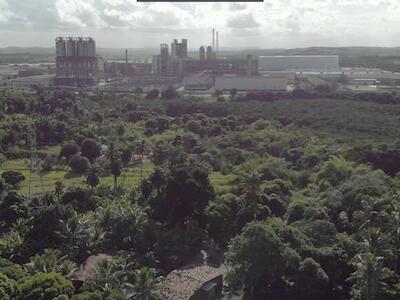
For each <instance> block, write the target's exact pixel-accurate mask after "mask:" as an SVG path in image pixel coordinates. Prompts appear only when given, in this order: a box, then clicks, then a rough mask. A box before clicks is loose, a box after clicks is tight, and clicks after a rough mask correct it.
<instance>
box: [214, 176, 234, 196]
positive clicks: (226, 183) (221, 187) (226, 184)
mask: <svg viewBox="0 0 400 300" xmlns="http://www.w3.org/2000/svg"><path fill="white" fill-rule="evenodd" d="M235 178H236V176H235V175H233V174H228V175H224V174H222V173H220V172H213V173H211V175H210V181H211V183H212V185H213V186H214V189H215V192H216V193H217V194H223V193H227V192H229V191H231V190H232V181H233V180H234V179H235Z"/></svg>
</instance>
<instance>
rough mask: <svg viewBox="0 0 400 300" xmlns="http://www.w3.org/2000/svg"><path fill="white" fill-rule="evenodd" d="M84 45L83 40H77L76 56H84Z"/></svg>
mask: <svg viewBox="0 0 400 300" xmlns="http://www.w3.org/2000/svg"><path fill="white" fill-rule="evenodd" d="M85 43H86V41H84V40H83V38H81V37H80V38H78V40H77V42H76V50H77V55H78V56H81V57H83V56H85V49H84V48H85Z"/></svg>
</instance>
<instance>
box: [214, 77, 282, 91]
mask: <svg viewBox="0 0 400 300" xmlns="http://www.w3.org/2000/svg"><path fill="white" fill-rule="evenodd" d="M214 88H215V90H219V91H231V90H232V89H236V90H238V91H245V92H262V91H271V92H272V91H287V88H288V79H287V78H284V77H268V76H217V77H216V78H215V87H214Z"/></svg>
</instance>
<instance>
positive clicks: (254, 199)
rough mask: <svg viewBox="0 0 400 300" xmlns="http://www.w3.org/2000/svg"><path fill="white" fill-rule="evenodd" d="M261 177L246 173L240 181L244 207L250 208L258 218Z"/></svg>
mask: <svg viewBox="0 0 400 300" xmlns="http://www.w3.org/2000/svg"><path fill="white" fill-rule="evenodd" d="M261 179H262V177H261V175H260V174H257V173H245V174H244V175H243V176H242V177H241V178H240V179H239V188H240V190H241V199H242V200H243V206H244V207H248V208H250V209H251V211H252V212H253V214H254V219H256V218H257V205H258V201H259V199H260V185H261Z"/></svg>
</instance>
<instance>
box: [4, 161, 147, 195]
mask: <svg viewBox="0 0 400 300" xmlns="http://www.w3.org/2000/svg"><path fill="white" fill-rule="evenodd" d="M153 168H154V166H153V164H151V163H148V162H147V163H144V164H143V169H142V174H143V176H144V177H145V176H148V175H149V174H150V173H151V172H152V170H153ZM0 170H1V171H4V170H16V171H20V172H21V173H22V174H23V175H24V176H25V180H24V181H23V182H22V183H21V185H20V189H19V192H20V193H21V194H23V195H27V194H28V193H29V192H30V193H31V194H39V193H42V192H49V191H53V190H54V184H55V183H56V182H57V181H61V182H63V183H64V185H65V186H66V187H69V186H85V185H86V183H85V176H83V175H77V174H73V173H71V172H70V171H69V170H68V168H67V167H65V168H64V169H57V170H53V171H50V172H32V173H31V172H30V171H29V160H27V159H15V160H8V161H6V162H4V163H3V164H1V165H0ZM139 181H140V166H132V167H129V168H127V169H124V171H123V173H122V175H121V176H120V177H119V178H118V182H119V184H120V185H122V186H123V187H125V188H128V187H132V186H135V185H136V184H137V183H138V182H139ZM29 183H30V190H29ZM113 183H114V179H113V177H112V176H104V177H101V178H100V184H104V185H112V184H113Z"/></svg>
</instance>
